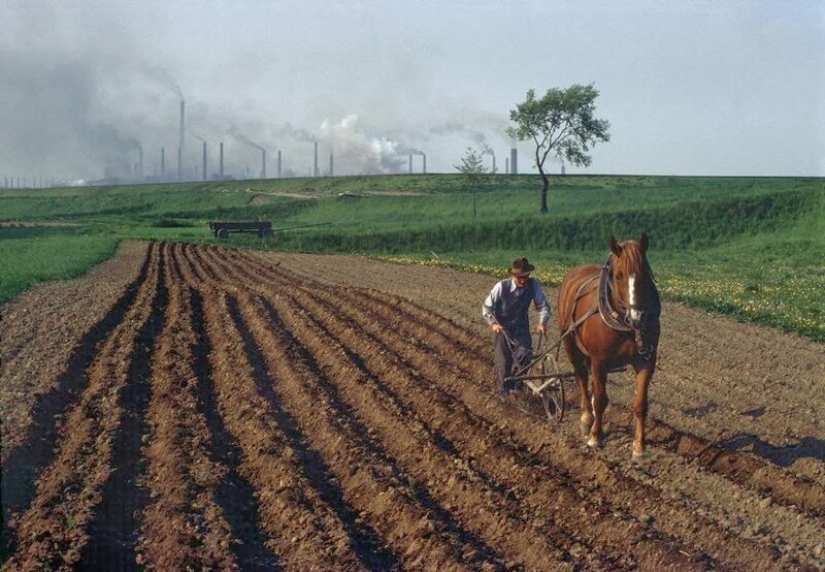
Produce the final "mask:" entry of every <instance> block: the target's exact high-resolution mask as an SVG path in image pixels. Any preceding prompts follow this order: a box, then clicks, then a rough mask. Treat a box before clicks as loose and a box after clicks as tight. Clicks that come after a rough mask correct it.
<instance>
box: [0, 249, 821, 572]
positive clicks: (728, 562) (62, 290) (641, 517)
mask: <svg viewBox="0 0 825 572" xmlns="http://www.w3.org/2000/svg"><path fill="white" fill-rule="evenodd" d="M494 282H495V279H494V278H492V277H489V276H479V275H471V274H462V273H458V272H454V271H451V270H448V269H443V268H427V267H409V266H399V265H391V264H386V263H381V262H377V261H370V260H365V259H358V258H346V257H331V256H312V255H297V254H283V253H270V254H261V253H252V252H246V251H242V250H232V249H225V248H218V247H210V246H202V245H179V244H170V243H152V244H143V243H131V244H125V245H123V246H122V247H121V250H120V252H119V255H118V257H117V258H115V259H113V260H112V261H109V262H107V263H106V264H104V265H102V266H100V267H98V268H97V269H96V270H95V271H94V272H92V273H91V274H90V275H88V276H87V277H85V278H83V279H80V280H77V281H74V282H72V283H69V284H65V285H54V286H47V287H43V288H38V289H35V290H33V291H31V292H29V293H27V294H26V295H24V296H22V297H20V298H19V299H18V300H16V301H15V302H14V303H12V304H10V305H8V306H6V307H4V308H3V322H2V323H3V337H2V346H0V348H2V358H3V363H2V380H0V384H1V385H0V390H2V392H1V393H0V405H2V411H0V412H1V413H2V419H3V434H2V437H3V450H2V477H3V480H2V494H3V496H2V503H3V519H4V523H3V536H2V549H3V555H4V560H5V563H4V569H6V570H31V569H49V570H55V569H59V570H70V569H80V570H93V569H105V570H120V569H127V570H128V569H148V570H163V571H167V570H189V569H201V570H313V569H315V570H743V571H744V570H747V571H752V570H804V569H809V570H816V569H822V568H825V422H824V421H823V418H824V417H823V415H822V412H823V410H825V408H823V405H825V398H823V389H825V357H823V356H824V355H825V351H823V346H822V345H821V344H814V343H812V342H808V341H806V340H803V339H801V338H797V337H795V336H791V335H786V334H782V333H778V332H775V331H769V330H765V329H761V328H756V327H753V326H745V325H742V324H738V323H735V322H733V321H730V320H727V319H724V318H719V317H713V316H708V315H706V314H703V313H701V312H696V311H693V310H690V309H687V308H684V307H682V306H679V305H675V304H665V307H664V311H663V320H662V342H661V345H660V354H661V355H660V370H659V371H658V372H657V373H656V375H655V377H654V379H653V383H652V386H651V413H650V419H649V423H648V426H649V427H650V433H649V435H650V439H649V453H650V456H649V458H648V459H647V460H646V461H644V462H643V463H641V464H640V463H633V462H631V460H630V438H631V437H630V435H629V433H628V426H629V421H630V417H631V413H630V410H629V408H628V403H629V402H630V400H631V397H632V396H631V392H632V387H631V384H630V377H629V375H627V374H615V375H613V376H611V381H610V383H609V385H608V392H609V396H610V398H611V404H610V406H609V407H608V410H607V420H608V422H609V425H608V427H607V431H608V438H607V440H606V443H605V447H604V448H603V449H601V450H598V451H594V450H591V449H589V448H587V447H586V445H585V443H584V440H583V439H582V438H581V437H580V435H579V429H578V411H576V405H575V402H576V401H575V400H576V397H577V389H576V388H574V387H573V386H572V385H570V386H568V391H567V393H568V401H569V407H570V411H569V413H568V415H567V416H566V417H565V419H564V420H563V421H562V422H561V423H560V424H558V425H556V424H551V423H549V422H547V420H546V419H543V418H542V417H540V416H537V415H531V414H530V410H531V407H532V406H533V404H531V403H530V402H529V401H528V400H526V399H525V400H523V401H522V402H516V403H513V402H510V401H502V400H500V399H499V398H497V397H495V396H494V392H493V381H492V351H491V344H490V340H489V336H488V333H487V331H486V329H485V327H484V324H483V322H482V320H481V315H480V307H481V301H482V300H483V298H484V296H485V295H486V294H487V292H488V291H489V289H490V287H492V285H493V283H494ZM545 290H546V292H547V294H548V297H549V298H550V299H551V300H554V298H555V292H554V291H553V290H552V289H551V288H546V289H545Z"/></svg>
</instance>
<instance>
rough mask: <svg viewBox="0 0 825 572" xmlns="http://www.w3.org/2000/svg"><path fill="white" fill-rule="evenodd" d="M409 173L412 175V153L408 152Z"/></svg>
mask: <svg viewBox="0 0 825 572" xmlns="http://www.w3.org/2000/svg"><path fill="white" fill-rule="evenodd" d="M410 175H412V153H410Z"/></svg>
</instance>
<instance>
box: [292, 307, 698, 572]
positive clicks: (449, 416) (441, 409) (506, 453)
mask: <svg viewBox="0 0 825 572" xmlns="http://www.w3.org/2000/svg"><path fill="white" fill-rule="evenodd" d="M337 301H338V305H337V308H336V310H332V309H329V308H328V309H322V308H317V307H316V308H312V306H313V303H312V302H310V301H309V300H308V299H307V298H302V299H301V305H302V306H303V307H306V308H307V309H310V308H312V309H311V312H310V313H311V315H312V316H315V317H320V316H324V318H325V321H327V322H328V323H327V325H326V326H323V327H325V328H329V330H328V332H329V331H330V330H332V331H335V332H339V334H337V335H340V338H337V341H339V343H342V344H344V346H345V347H349V348H350V349H349V351H351V352H353V353H354V354H356V355H358V356H360V357H361V358H362V359H364V360H365V361H366V362H368V365H367V367H368V368H369V369H371V373H370V374H369V375H368V376H367V377H369V378H372V379H373V380H376V384H378V382H377V380H379V379H380V380H381V382H380V383H383V384H388V383H390V381H393V382H395V383H392V387H393V390H394V391H399V392H401V393H402V397H401V400H402V401H403V402H405V403H407V404H415V406H416V408H417V409H420V410H423V411H424V413H418V415H419V416H420V417H422V418H435V419H445V420H448V421H445V423H444V424H443V425H441V426H440V427H439V428H438V429H439V431H440V432H441V433H442V435H444V436H446V437H447V438H449V439H450V440H451V441H452V442H453V443H454V445H455V446H459V447H460V449H462V450H463V452H462V453H461V457H463V461H464V462H465V463H467V464H468V465H470V466H471V467H472V469H473V470H474V471H479V470H481V471H483V472H486V473H488V474H490V475H495V478H496V480H497V481H498V482H500V483H501V486H502V487H504V488H505V489H507V490H510V491H513V490H516V491H518V485H517V483H518V482H524V481H525V480H526V481H527V482H531V483H534V486H533V487H532V489H531V490H529V491H525V492H524V493H523V495H522V497H523V498H521V499H518V500H519V501H520V504H523V505H525V506H521V507H520V506H510V507H508V510H507V512H508V513H510V514H521V517H520V518H521V519H522V520H524V521H528V522H529V521H530V520H531V519H530V515H531V514H532V515H534V514H547V511H548V510H549V509H550V507H547V506H543V504H544V503H542V499H547V498H556V499H557V500H558V501H560V503H561V505H562V506H561V507H554V509H555V512H554V514H555V516H550V517H549V518H548V521H552V522H554V524H555V527H554V529H555V530H551V531H550V533H551V534H554V536H555V538H558V539H559V540H560V541H562V542H564V541H563V540H561V538H563V537H564V536H565V535H567V534H569V533H568V532H561V535H562V536H561V538H560V537H559V534H560V532H559V530H558V528H559V525H558V524H556V523H561V522H563V523H564V524H563V525H561V526H567V525H568V524H569V526H571V527H573V528H574V529H575V530H576V531H577V535H578V537H579V538H580V539H581V538H586V539H588V540H585V542H589V543H595V544H592V546H591V550H593V551H595V552H596V553H599V552H600V550H602V547H605V548H604V550H605V555H607V554H609V553H610V549H609V548H606V547H609V546H610V545H611V543H616V545H620V544H621V543H622V540H623V539H626V538H635V539H637V540H636V542H637V543H639V544H642V545H643V544H645V543H648V544H650V546H648V547H647V550H646V551H645V553H646V554H648V555H649V556H651V557H653V558H654V559H656V561H655V562H656V564H655V565H656V566H659V567H662V566H663V567H667V566H671V565H677V561H678V559H679V558H677V559H675V560H674V559H673V554H676V555H677V556H678V552H677V550H674V549H672V548H665V547H663V546H662V547H660V548H657V547H656V545H657V541H655V540H654V539H650V538H648V537H649V536H651V535H650V533H649V532H647V531H644V530H643V529H642V528H641V527H640V526H639V525H638V524H635V523H633V522H632V521H629V520H627V519H626V518H624V517H620V518H616V516H615V515H614V514H613V513H611V512H610V507H609V506H597V505H596V504H595V503H593V502H588V501H586V500H584V499H581V498H579V497H577V495H576V494H575V489H569V488H567V487H565V486H563V485H561V484H558V483H557V482H556V481H557V478H556V477H558V475H554V474H553V470H552V468H551V467H547V466H545V467H541V470H538V469H536V468H535V467H532V466H530V465H531V463H530V462H529V461H528V462H525V460H524V459H519V456H518V455H517V454H516V452H514V451H513V449H512V447H509V446H508V445H506V444H505V443H504V442H503V440H502V439H501V437H500V436H498V435H496V434H495V428H491V427H489V425H488V424H480V423H479V422H478V420H477V418H473V417H471V416H467V415H465V416H462V415H461V414H460V413H459V411H460V410H461V409H462V407H461V405H460V403H458V402H453V400H451V399H449V398H447V396H446V395H444V394H443V393H442V392H440V391H438V390H433V389H431V386H432V384H433V382H432V381H430V380H431V379H433V378H424V377H423V376H422V375H421V374H420V373H418V372H417V370H416V369H415V368H414V367H412V366H410V365H409V364H407V363H405V362H404V360H403V359H401V358H399V357H398V356H397V355H393V354H394V352H393V349H392V348H391V347H390V346H386V345H383V344H381V343H380V342H376V341H375V340H374V339H373V340H370V339H367V336H368V330H365V329H363V328H362V327H359V326H363V324H360V325H356V326H353V325H351V324H348V323H347V322H345V321H344V319H343V318H338V323H336V317H335V313H336V311H337V313H338V314H340V313H341V312H342V311H345V310H343V308H342V306H346V304H341V300H340V299H338V300H337ZM347 313H349V312H347ZM320 327H322V326H320V325H319V326H316V329H317V328H320ZM359 333H360V339H359V337H358V336H359ZM330 335H331V336H336V335H334V334H331V333H330ZM336 337H337V336H336ZM344 339H346V341H344ZM353 340H356V341H355V342H354V341H353ZM353 343H355V344H357V345H356V346H350V345H349V344H353ZM402 345H403V343H402ZM371 346H372V347H371ZM396 380H397V381H396ZM436 383H437V382H436ZM379 385H380V384H379ZM398 424H399V423H398V422H396V425H398ZM459 444H460V445H459ZM484 451H486V455H485V454H483V452H484ZM489 458H495V459H497V460H498V462H493V463H486V462H485V461H486V459H489ZM502 459H503V460H505V462H504V464H505V465H506V466H507V467H508V469H507V470H502V467H501V465H502V463H501V461H502ZM548 471H549V472H550V474H549V475H548ZM568 486H569V485H568ZM531 501H538V502H540V503H542V504H540V505H538V506H532V505H530V504H529V503H530V502H531ZM572 507H575V508H576V509H578V508H581V509H582V511H583V512H585V513H587V514H589V515H594V516H592V517H587V518H576V515H575V513H573V516H572V517H571V513H570V509H571V508H572ZM499 512H503V511H499ZM551 514H553V512H551ZM595 515H601V516H600V517H596V516H595ZM477 518H478V517H476V519H477ZM592 521H596V523H597V524H594V523H593V522H592ZM588 529H596V530H593V531H592V532H590V533H588V532H586V531H588ZM634 529H635V530H634ZM562 530H564V528H562ZM521 535H522V536H523V537H525V536H527V534H526V533H525V532H523V533H521ZM611 539H612V540H611ZM599 543H601V544H599ZM568 544H570V542H569V541H568ZM597 547H598V548H597ZM676 548H677V549H678V545H677V546H676ZM657 552H659V554H657ZM609 558H611V559H616V561H617V562H619V561H621V558H622V554H621V552H620V551H617V552H614V553H613V555H611V556H609ZM682 560H683V559H682ZM647 564H651V563H650V562H647ZM527 565H528V566H530V564H527ZM533 565H535V564H533ZM636 565H637V564H634V563H633V562H628V561H624V562H623V563H622V564H621V566H623V567H628V568H633V567H635V566H636ZM678 565H679V566H680V567H686V566H687V563H684V562H683V563H679V564H678Z"/></svg>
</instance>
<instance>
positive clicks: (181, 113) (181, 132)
mask: <svg viewBox="0 0 825 572" xmlns="http://www.w3.org/2000/svg"><path fill="white" fill-rule="evenodd" d="M184 107H185V104H184V102H183V100H182V99H181V100H180V153H181V155H183V143H184V126H185V121H184Z"/></svg>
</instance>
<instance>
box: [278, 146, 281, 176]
mask: <svg viewBox="0 0 825 572" xmlns="http://www.w3.org/2000/svg"><path fill="white" fill-rule="evenodd" d="M278 178H279V179H280V178H281V150H280V149H279V150H278Z"/></svg>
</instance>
